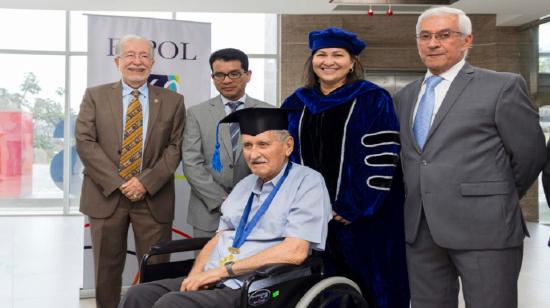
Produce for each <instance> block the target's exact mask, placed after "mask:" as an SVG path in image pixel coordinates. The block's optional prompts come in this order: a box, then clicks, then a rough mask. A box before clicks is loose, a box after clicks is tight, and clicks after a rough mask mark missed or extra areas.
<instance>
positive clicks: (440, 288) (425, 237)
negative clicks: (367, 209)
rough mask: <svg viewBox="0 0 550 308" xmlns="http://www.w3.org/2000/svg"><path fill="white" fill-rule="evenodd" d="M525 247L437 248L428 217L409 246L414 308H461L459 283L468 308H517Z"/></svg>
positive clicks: (408, 256) (410, 278)
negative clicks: (518, 286)
mask: <svg viewBox="0 0 550 308" xmlns="http://www.w3.org/2000/svg"><path fill="white" fill-rule="evenodd" d="M522 258H523V245H521V246H518V247H512V248H507V249H487V250H455V249H447V248H443V247H441V246H439V245H437V244H436V243H435V242H434V240H433V238H432V235H431V233H430V229H429V227H428V224H427V223H426V219H425V217H424V215H422V219H421V222H420V227H419V230H418V237H417V238H416V240H415V241H414V242H413V243H412V244H407V265H408V269H409V285H410V289H411V304H412V305H411V307H412V308H457V307H458V291H459V281H458V278H459V277H460V281H461V283H462V291H463V294H464V300H465V303H466V308H488V307H499V308H517V306H518V295H517V281H518V276H519V272H520V269H521V262H522Z"/></svg>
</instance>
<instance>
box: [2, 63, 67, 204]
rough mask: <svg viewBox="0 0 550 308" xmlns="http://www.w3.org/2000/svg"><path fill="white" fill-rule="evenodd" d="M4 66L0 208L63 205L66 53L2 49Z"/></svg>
mask: <svg viewBox="0 0 550 308" xmlns="http://www.w3.org/2000/svg"><path fill="white" fill-rule="evenodd" d="M0 67H2V68H3V71H4V72H9V73H3V74H0V85H1V86H0V181H1V182H2V185H0V187H1V189H0V207H6V206H7V207H11V208H36V209H40V210H43V209H44V207H54V208H56V209H57V210H60V209H61V208H62V198H63V183H62V177H61V176H62V173H63V155H62V153H61V152H60V151H61V150H62V149H63V138H62V136H60V135H59V127H63V116H64V108H63V106H64V101H65V95H64V86H65V69H64V67H65V58H64V56H51V55H20V54H15V55H14V54H0ZM44 200H47V202H44Z"/></svg>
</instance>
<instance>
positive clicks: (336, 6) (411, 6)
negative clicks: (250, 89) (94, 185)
mask: <svg viewBox="0 0 550 308" xmlns="http://www.w3.org/2000/svg"><path fill="white" fill-rule="evenodd" d="M387 2H388V0H332V2H331V1H330V0H271V1H265V0H164V1H151V0H147V1H144V0H0V7H1V8H16V9H17V8H18V9H51V10H90V11H188V12H232V13H237V12H239V13H277V14H348V13H349V14H365V13H366V10H368V3H374V4H375V5H374V6H373V9H374V10H375V12H376V13H377V14H382V13H383V11H384V10H385V8H386V6H385V5H380V3H387ZM389 2H390V3H392V8H393V10H394V13H395V14H411V13H418V12H419V11H422V10H424V9H426V8H428V7H430V6H431V4H427V3H452V6H453V7H456V8H460V9H463V10H464V11H465V12H466V13H469V14H497V25H498V26H519V25H523V24H525V23H528V22H531V21H534V20H537V19H540V18H542V17H545V16H548V15H550V3H549V2H550V1H548V0H523V1H518V0H483V1H480V0H460V1H456V0H394V1H392V0H389ZM398 2H399V3H398ZM400 3H401V4H400ZM403 3H404V4H403ZM376 4H378V6H377V5H376ZM389 18H391V17H389Z"/></svg>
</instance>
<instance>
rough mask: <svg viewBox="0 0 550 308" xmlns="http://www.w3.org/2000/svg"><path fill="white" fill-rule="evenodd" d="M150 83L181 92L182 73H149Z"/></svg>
mask: <svg viewBox="0 0 550 308" xmlns="http://www.w3.org/2000/svg"><path fill="white" fill-rule="evenodd" d="M149 83H150V84H152V85H155V86H157V87H162V88H166V89H169V90H170V91H174V92H178V93H181V85H180V75H158V74H151V75H149Z"/></svg>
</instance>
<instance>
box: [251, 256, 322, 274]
mask: <svg viewBox="0 0 550 308" xmlns="http://www.w3.org/2000/svg"><path fill="white" fill-rule="evenodd" d="M321 264H322V260H321V258H319V257H317V256H310V257H308V258H307V259H306V260H305V261H304V262H302V264H299V265H296V264H288V263H273V264H266V265H264V266H262V267H260V268H258V269H257V270H256V271H255V272H254V276H256V279H262V278H267V277H269V276H274V275H281V274H284V273H288V272H292V271H295V270H300V269H304V268H313V267H317V266H321Z"/></svg>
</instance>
